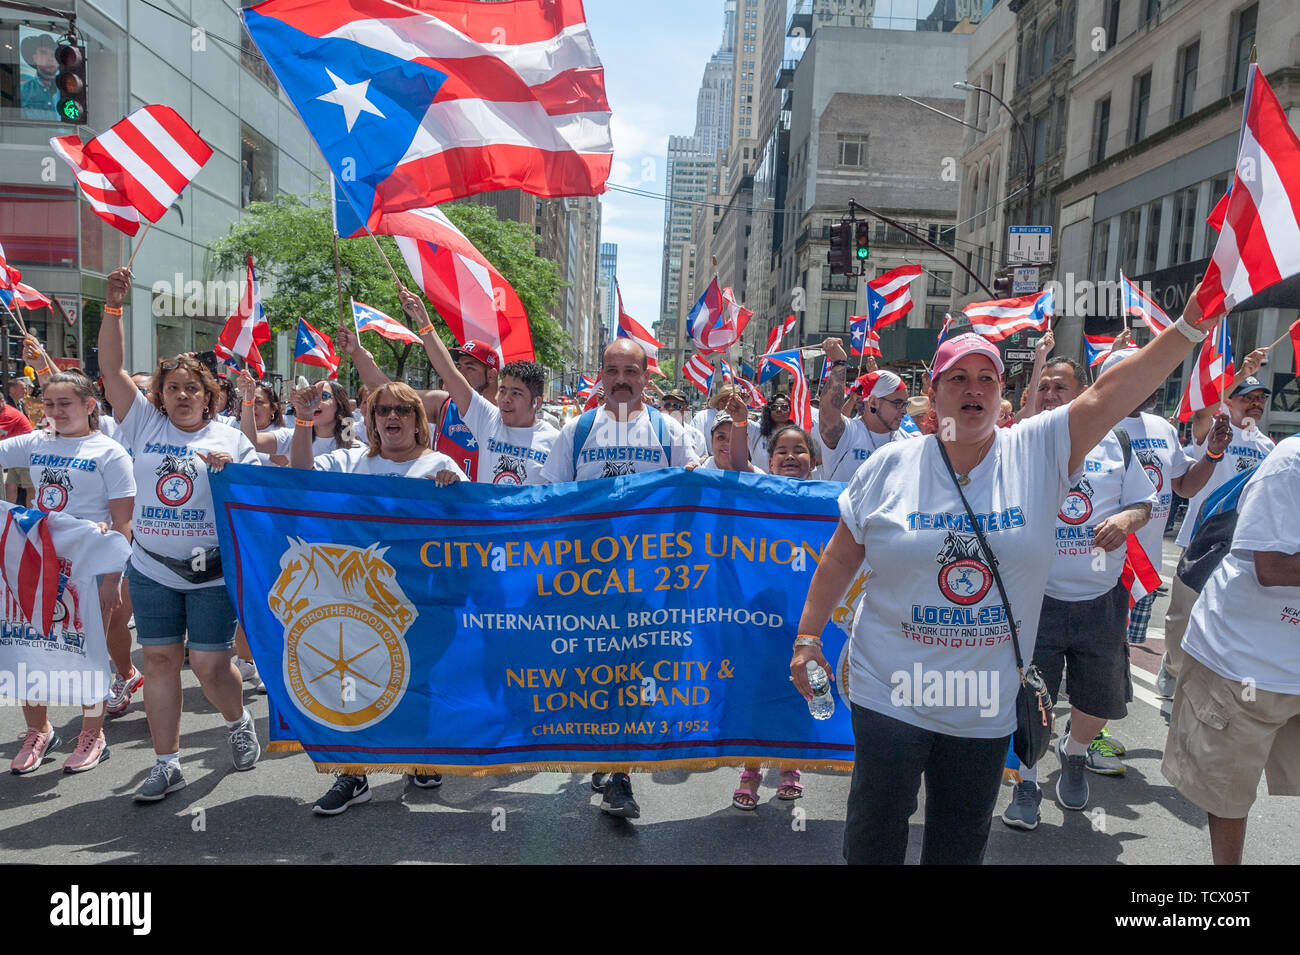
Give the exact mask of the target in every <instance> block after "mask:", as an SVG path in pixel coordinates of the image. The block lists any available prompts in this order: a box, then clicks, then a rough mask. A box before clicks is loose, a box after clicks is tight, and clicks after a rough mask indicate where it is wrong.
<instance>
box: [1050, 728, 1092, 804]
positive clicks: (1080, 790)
mask: <svg viewBox="0 0 1300 955" xmlns="http://www.w3.org/2000/svg"><path fill="white" fill-rule="evenodd" d="M1067 739H1069V736H1068V734H1067V735H1063V736H1062V737H1061V738H1060V739H1058V740H1057V741H1056V755H1057V756H1058V757H1059V758H1060V760H1061V774H1060V775H1059V776H1057V777H1056V801H1057V802H1059V803H1060V804H1061V808H1063V809H1075V810H1078V809H1082V808H1083V807H1084V806H1086V805H1088V778H1087V776H1086V774H1085V773H1084V770H1085V769H1086V768H1087V764H1088V757H1087V756H1066V755H1065V741H1066V740H1067Z"/></svg>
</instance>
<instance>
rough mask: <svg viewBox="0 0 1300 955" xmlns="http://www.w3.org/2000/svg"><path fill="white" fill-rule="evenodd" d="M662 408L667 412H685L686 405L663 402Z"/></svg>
mask: <svg viewBox="0 0 1300 955" xmlns="http://www.w3.org/2000/svg"><path fill="white" fill-rule="evenodd" d="M664 407H665V408H667V409H668V410H669V411H685V410H686V405H684V404H682V403H681V402H680V401H665V402H664Z"/></svg>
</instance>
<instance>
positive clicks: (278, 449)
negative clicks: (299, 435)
mask: <svg viewBox="0 0 1300 955" xmlns="http://www.w3.org/2000/svg"><path fill="white" fill-rule="evenodd" d="M295 430H297V429H296V427H295V426H293V425H289V426H288V427H284V428H274V429H272V430H271V431H269V432H268V433H269V434H272V435H274V436H275V453H276V454H283V455H285V456H286V457H288V455H289V450H290V448H291V447H292V446H293V433H294V431H295ZM339 447H340V445H339V443H338V440H337V439H336V438H335V437H334V435H332V434H331V435H330V436H329V437H326V438H318V437H316V431H315V429H314V428H313V429H312V436H311V456H312V457H313V458H318V457H320V456H321V455H322V454H329V453H330V452H331V451H337V450H338V449H339Z"/></svg>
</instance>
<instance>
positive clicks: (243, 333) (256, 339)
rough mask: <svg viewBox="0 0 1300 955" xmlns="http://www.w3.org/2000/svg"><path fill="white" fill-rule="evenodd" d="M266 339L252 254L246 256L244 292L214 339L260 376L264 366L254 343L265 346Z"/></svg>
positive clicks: (267, 330) (267, 327)
mask: <svg viewBox="0 0 1300 955" xmlns="http://www.w3.org/2000/svg"><path fill="white" fill-rule="evenodd" d="M270 340H271V323H270V322H268V321H267V320H266V311H265V309H263V308H262V292H261V290H260V289H259V288H258V284H257V273H256V272H255V271H254V270H253V257H252V256H251V255H250V256H249V257H248V282H247V284H246V285H245V286H244V295H243V297H242V298H241V299H240V300H239V305H238V307H237V308H236V309H235V313H234V314H233V315H231V316H230V318H228V319H226V325H225V327H224V328H222V329H221V335H220V336H218V341H220V343H221V344H222V345H224V346H225V347H226V349H227V350H228V351H229V352H230V353H231V354H233V355H234V356H235V357H236V358H242V359H243V360H244V363H245V364H247V365H248V367H249V368H251V369H252V370H253V371H254V372H256V374H257V377H258V378H261V377H262V375H263V374H265V372H266V365H265V364H264V363H263V361H262V353H261V352H260V351H259V350H258V347H257V346H258V345H265V344H266V343H267V342H269V341H270Z"/></svg>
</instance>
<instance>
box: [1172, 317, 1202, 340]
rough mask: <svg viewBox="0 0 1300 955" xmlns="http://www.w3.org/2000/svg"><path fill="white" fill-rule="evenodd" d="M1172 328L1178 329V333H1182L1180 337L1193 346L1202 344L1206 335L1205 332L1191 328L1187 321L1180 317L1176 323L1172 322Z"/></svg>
mask: <svg viewBox="0 0 1300 955" xmlns="http://www.w3.org/2000/svg"><path fill="white" fill-rule="evenodd" d="M1174 328H1176V329H1178V331H1179V332H1181V333H1182V336H1183V337H1184V338H1186V339H1187V340H1188V341H1189V342H1191V343H1192V344H1193V345H1196V344H1199V343H1201V342H1203V341H1204V340H1205V336H1206V334H1208V333H1207V332H1203V331H1201V330H1200V329H1199V328H1193V327H1192V326H1191V324H1190V323H1189V322H1188V321H1187V319H1185V318H1181V317H1180V318H1179V319H1178V321H1176V322H1174Z"/></svg>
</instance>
